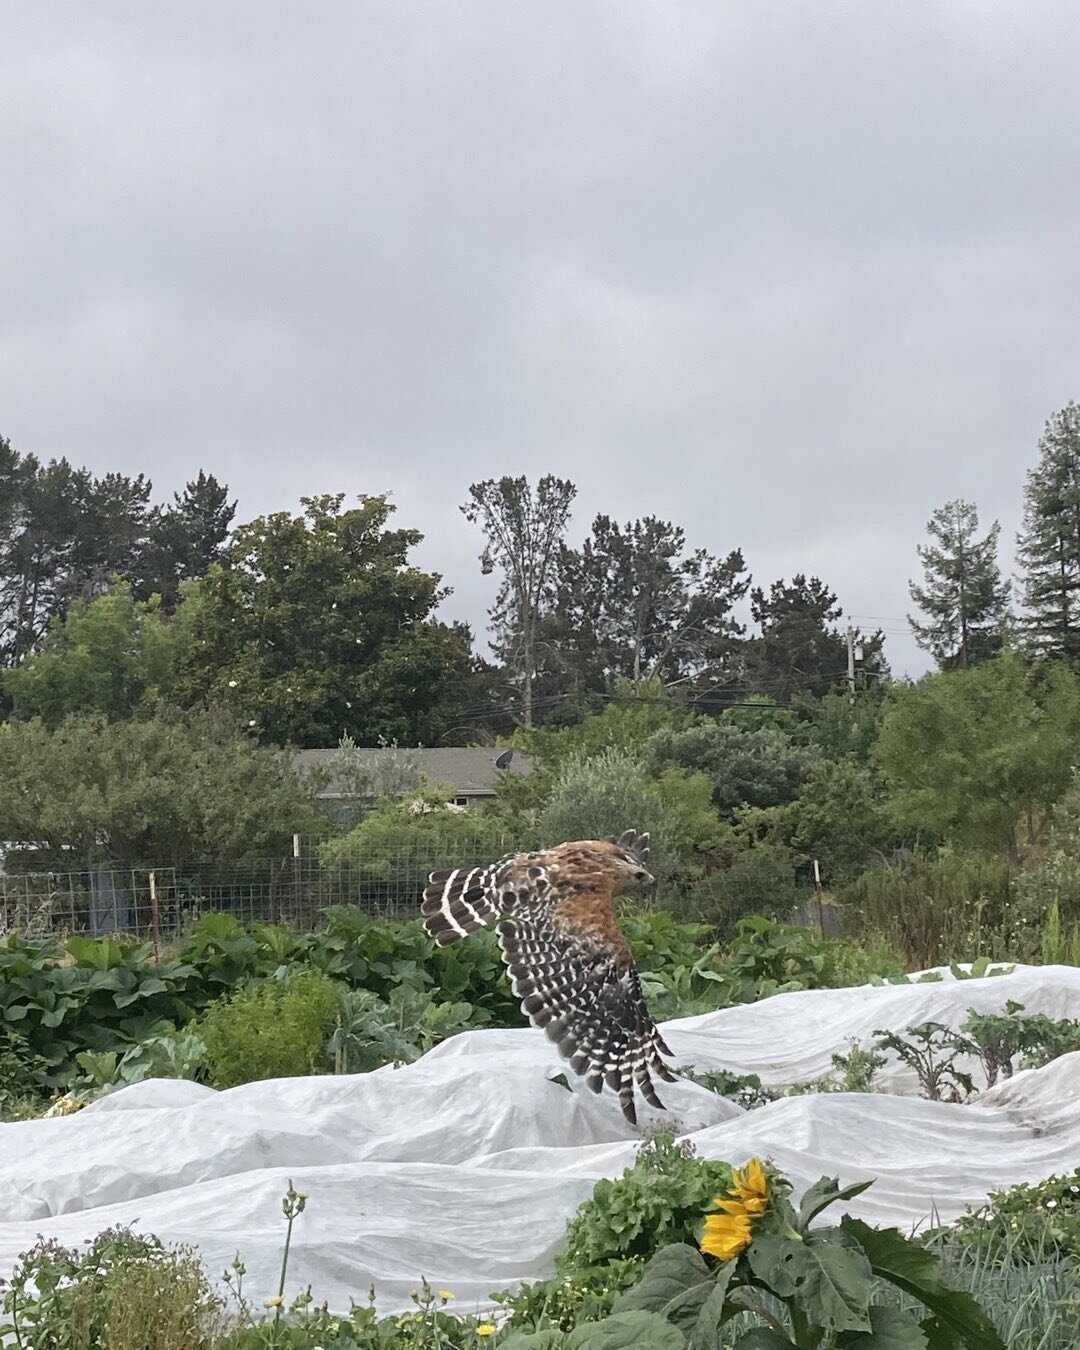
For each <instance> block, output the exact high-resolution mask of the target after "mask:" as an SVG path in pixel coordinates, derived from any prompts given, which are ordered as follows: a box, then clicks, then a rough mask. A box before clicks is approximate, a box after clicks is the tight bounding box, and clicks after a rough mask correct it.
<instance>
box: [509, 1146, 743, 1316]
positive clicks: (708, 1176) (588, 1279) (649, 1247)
mask: <svg viewBox="0 0 1080 1350" xmlns="http://www.w3.org/2000/svg"><path fill="white" fill-rule="evenodd" d="M730 1180H731V1168H730V1166H729V1165H728V1164H727V1163H724V1162H713V1161H711V1160H706V1159H702V1158H696V1157H694V1151H693V1146H692V1145H690V1144H688V1143H681V1144H679V1143H676V1142H675V1128H674V1126H672V1125H663V1126H660V1127H659V1128H658V1129H656V1130H655V1131H654V1132H653V1133H652V1134H651V1135H650V1136H649V1137H648V1138H647V1139H646V1140H645V1141H644V1142H643V1144H642V1145H641V1148H640V1149H639V1150H638V1156H637V1158H636V1159H635V1161H634V1163H633V1165H632V1166H631V1167H628V1168H627V1169H626V1171H625V1172H624V1173H623V1174H622V1176H621V1177H619V1178H617V1179H616V1180H615V1181H609V1180H607V1179H604V1180H601V1181H598V1182H597V1183H596V1185H595V1186H594V1187H593V1192H592V1195H591V1196H590V1197H589V1199H588V1200H586V1201H585V1202H584V1203H583V1204H582V1205H581V1206H580V1208H579V1209H578V1212H577V1214H576V1215H575V1216H574V1218H573V1219H571V1220H570V1222H569V1224H568V1225H567V1229H566V1246H565V1247H564V1248H563V1250H562V1251H561V1252H560V1254H559V1255H558V1256H557V1257H556V1258H555V1272H556V1273H555V1277H554V1278H553V1279H551V1280H544V1281H542V1282H540V1283H537V1284H525V1285H522V1286H521V1288H520V1289H519V1290H518V1291H517V1292H516V1293H514V1294H510V1293H508V1292H506V1291H503V1292H501V1293H499V1294H496V1295H494V1296H493V1297H495V1298H496V1299H497V1301H498V1302H500V1303H502V1304H503V1305H504V1306H505V1307H507V1308H509V1309H510V1310H511V1312H512V1318H513V1322H514V1324H515V1326H522V1327H525V1326H536V1325H538V1324H542V1325H545V1326H559V1327H561V1328H563V1329H564V1330H569V1329H571V1328H572V1327H573V1326H574V1325H575V1324H577V1323H579V1322H584V1321H591V1320H594V1319H595V1318H598V1317H603V1316H604V1315H605V1314H606V1313H607V1312H609V1311H610V1309H611V1304H612V1303H613V1301H614V1299H615V1297H616V1296H617V1295H618V1294H619V1292H620V1291H621V1290H623V1289H627V1288H629V1287H630V1286H631V1285H633V1284H634V1283H635V1281H636V1280H637V1279H638V1278H639V1277H640V1275H641V1272H642V1271H643V1270H644V1268H645V1263H646V1262H647V1261H648V1259H649V1258H650V1257H651V1256H652V1255H653V1254H654V1253H655V1252H657V1251H659V1249H660V1248H661V1247H663V1246H664V1245H665V1244H667V1243H669V1242H693V1243H696V1242H697V1237H696V1232H697V1229H698V1227H699V1226H700V1224H701V1221H702V1217H703V1215H704V1213H705V1211H706V1210H707V1209H708V1208H709V1206H710V1205H711V1204H712V1201H713V1199H714V1198H715V1197H716V1196H717V1195H718V1194H720V1193H721V1192H722V1191H724V1190H725V1189H726V1188H727V1186H728V1184H729V1182H730Z"/></svg>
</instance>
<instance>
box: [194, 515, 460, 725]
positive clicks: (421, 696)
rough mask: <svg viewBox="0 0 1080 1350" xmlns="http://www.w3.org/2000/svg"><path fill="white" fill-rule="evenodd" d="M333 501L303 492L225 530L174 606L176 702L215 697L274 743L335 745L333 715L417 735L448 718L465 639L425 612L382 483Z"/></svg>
mask: <svg viewBox="0 0 1080 1350" xmlns="http://www.w3.org/2000/svg"><path fill="white" fill-rule="evenodd" d="M343 502H344V494H338V495H337V496H321V497H310V498H304V499H303V508H304V510H303V514H302V515H298V516H294V515H291V514H290V513H289V512H285V511H282V512H277V513H276V514H274V515H270V516H263V517H260V518H259V519H257V520H254V521H251V522H250V523H249V524H247V525H242V526H240V527H239V528H238V529H237V530H236V531H235V532H234V535H233V540H232V543H231V545H230V548H229V551H228V554H227V558H226V562H225V565H222V566H215V567H212V568H211V569H210V571H209V572H208V573H207V575H206V577H204V578H203V579H202V580H201V581H199V582H197V583H195V585H194V586H193V587H192V588H191V590H190V591H189V592H188V594H187V595H186V597H185V599H184V601H183V602H182V604H181V606H180V611H179V615H178V618H179V619H180V620H182V621H183V622H184V624H185V628H186V637H185V641H184V643H183V647H182V651H181V653H180V657H181V659H180V665H179V669H178V674H177V681H176V695H175V696H176V698H177V699H178V701H181V702H183V703H185V704H189V705H190V704H201V703H205V704H209V705H212V706H222V707H225V708H228V709H229V710H230V711H231V712H232V714H233V715H234V716H235V717H236V718H237V720H239V721H242V722H243V723H244V724H251V725H253V726H254V727H256V728H257V729H258V734H259V735H260V737H261V738H262V739H264V740H268V741H271V742H274V743H276V744H279V745H285V744H296V745H302V746H327V745H336V744H337V741H338V738H339V737H340V736H341V733H342V728H348V729H349V731H350V732H351V734H352V735H353V736H354V737H355V738H356V740H357V741H358V742H360V743H361V744H369V745H374V744H376V743H377V741H378V738H379V737H380V736H383V737H385V738H386V739H388V740H389V739H397V740H399V741H401V742H402V743H403V744H416V743H417V742H427V743H429V744H430V743H432V742H434V741H436V740H437V739H438V737H439V735H440V734H441V733H442V731H443V730H444V729H445V728H446V727H447V726H448V725H452V718H453V713H454V711H455V709H456V706H457V702H455V700H457V701H460V699H461V696H462V694H463V692H464V690H465V687H466V685H467V682H468V677H469V666H470V654H469V645H468V642H467V640H466V633H465V632H464V630H462V629H460V628H457V627H450V626H448V625H446V624H443V623H439V622H437V621H436V620H434V619H433V618H432V617H431V615H432V613H433V611H434V609H435V607H436V605H437V604H438V603H439V601H440V599H442V597H443V595H444V592H443V591H442V590H440V588H439V578H438V576H436V575H434V574H433V573H429V572H423V571H420V570H419V569H418V568H416V567H413V566H411V565H410V564H409V562H408V554H409V551H410V550H411V549H413V548H414V547H415V546H416V545H417V544H418V543H419V542H420V539H421V536H420V534H419V533H418V532H417V531H416V530H408V529H403V530H391V529H388V528H387V521H388V520H389V518H390V515H391V512H392V511H393V509H394V508H393V507H392V506H391V505H390V503H389V502H388V501H387V499H386V497H385V496H365V497H361V498H360V501H359V504H358V505H357V506H355V507H353V508H352V509H350V510H343V509H342V505H343ZM185 610H187V611H188V613H187V614H186V615H185Z"/></svg>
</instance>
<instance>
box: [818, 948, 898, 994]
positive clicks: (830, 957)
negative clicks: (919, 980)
mask: <svg viewBox="0 0 1080 1350" xmlns="http://www.w3.org/2000/svg"><path fill="white" fill-rule="evenodd" d="M906 969H907V967H906V966H905V964H904V958H903V957H902V956H901V955H900V954H899V953H898V952H897V951H896V950H895V949H894V948H893V947H892V946H890V944H889V943H888V942H886V941H885V940H884V939H883V938H873V937H869V936H868V937H866V938H864V939H862V940H861V941H857V942H856V941H852V940H851V939H848V938H832V939H830V940H829V941H828V942H826V943H825V965H824V966H823V968H822V971H821V978H822V983H823V985H824V986H825V988H826V989H850V988H851V987H853V986H855V985H860V984H871V983H873V982H874V980H880V979H883V978H889V977H893V978H895V977H897V976H903V977H904V979H905V980H906V979H907V975H906V973H905V972H906Z"/></svg>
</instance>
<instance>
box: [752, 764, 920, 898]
mask: <svg viewBox="0 0 1080 1350" xmlns="http://www.w3.org/2000/svg"><path fill="white" fill-rule="evenodd" d="M738 816H739V822H740V825H741V826H742V827H743V828H744V829H748V830H750V831H752V832H753V833H754V834H755V835H757V836H758V837H763V838H767V839H769V840H771V841H773V842H774V843H778V844H780V845H782V846H784V847H786V848H788V849H790V850H791V851H792V853H793V854H794V855H795V856H796V857H797V858H798V859H799V860H800V861H802V862H809V861H810V860H811V859H815V858H817V859H821V860H822V872H823V876H824V879H825V882H826V884H827V885H829V886H830V887H831V886H836V885H838V884H842V883H843V882H844V881H850V880H852V879H853V878H854V877H855V876H857V875H858V873H859V872H860V871H861V870H862V869H863V868H864V867H867V866H869V865H870V864H871V863H872V862H874V861H875V860H877V859H880V858H882V857H884V856H885V854H886V852H887V851H889V850H890V849H891V848H892V847H893V846H894V845H895V844H896V843H897V831H896V827H895V825H894V824H893V823H892V821H891V820H890V818H889V813H888V809H887V807H886V805H885V802H884V800H883V798H882V793H881V790H880V787H879V785H878V783H877V781H876V779H875V777H874V775H873V774H872V773H871V772H870V771H869V770H868V769H865V768H862V767H861V766H860V765H858V764H856V763H854V762H852V761H851V760H833V759H820V760H818V761H817V762H816V763H814V764H812V765H811V767H810V769H809V770H808V772H807V775H806V778H805V781H804V782H803V785H802V789H801V791H800V793H799V796H798V797H797V798H796V799H795V800H794V801H792V802H788V803H785V804H784V805H780V806H774V807H770V808H768V809H767V810H761V811H752V810H749V809H742V810H740V811H739V813H738Z"/></svg>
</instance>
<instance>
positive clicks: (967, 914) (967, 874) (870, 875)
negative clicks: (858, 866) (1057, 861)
mask: <svg viewBox="0 0 1080 1350" xmlns="http://www.w3.org/2000/svg"><path fill="white" fill-rule="evenodd" d="M1013 876H1014V869H1013V868H1012V867H1011V866H1010V865H1009V863H1007V862H1006V861H1004V860H1002V859H999V858H986V857H984V856H981V855H978V854H964V853H953V852H950V851H948V850H945V849H943V850H942V851H941V852H940V853H938V854H937V855H936V856H934V857H933V858H930V857H927V856H926V855H925V854H921V853H915V854H911V855H909V856H908V857H907V858H905V859H904V860H903V861H901V862H898V863H893V864H888V865H886V866H882V867H875V868H871V869H870V870H869V871H867V872H864V873H863V874H862V876H861V877H859V878H858V880H856V881H854V882H852V883H851V885H849V886H845V887H842V888H841V889H840V890H838V891H837V892H836V894H835V896H834V899H835V901H836V903H837V906H838V908H839V910H840V915H841V921H842V923H843V926H844V929H845V930H846V931H847V932H848V933H851V934H853V935H856V936H857V935H859V934H862V933H865V932H871V933H873V934H875V935H877V936H878V937H880V938H882V939H884V941H885V942H886V943H888V945H889V946H890V947H891V948H893V949H894V950H895V951H897V952H899V953H900V954H902V956H903V958H904V963H905V967H906V968H907V969H909V970H910V969H912V968H916V969H918V968H920V967H925V966H937V965H945V964H947V963H948V962H949V961H950V960H953V959H958V960H962V959H964V958H965V955H969V954H973V953H975V952H985V953H986V954H987V955H988V956H990V957H991V958H993V959H994V960H997V961H1000V960H1005V959H1006V958H1011V959H1013V960H1025V959H1030V957H1031V955H1033V954H1034V951H1035V949H1036V948H1037V944H1038V932H1037V930H1036V929H1035V928H1033V927H1032V925H1031V924H1030V922H1029V921H1028V919H1027V918H1025V917H1024V915H1023V914H1022V913H1020V912H1018V911H1017V910H1016V908H1015V907H1014V905H1013V902H1012V881H1013Z"/></svg>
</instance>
